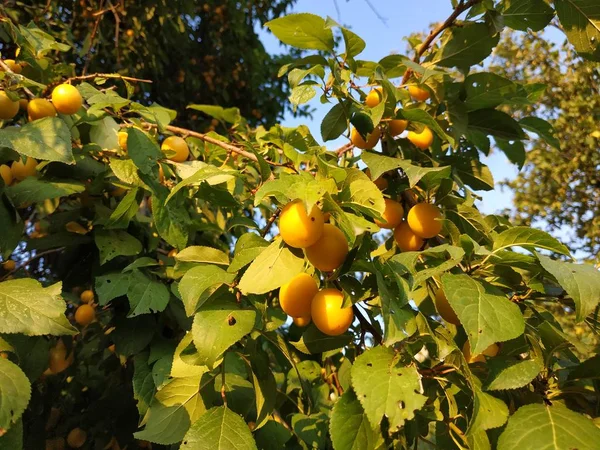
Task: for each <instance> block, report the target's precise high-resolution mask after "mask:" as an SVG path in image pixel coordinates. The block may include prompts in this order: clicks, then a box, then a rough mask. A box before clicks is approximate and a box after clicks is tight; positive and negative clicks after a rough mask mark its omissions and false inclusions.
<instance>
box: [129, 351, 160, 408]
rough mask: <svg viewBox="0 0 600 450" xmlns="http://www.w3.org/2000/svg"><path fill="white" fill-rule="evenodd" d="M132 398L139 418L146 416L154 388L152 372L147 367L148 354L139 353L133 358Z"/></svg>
mask: <svg viewBox="0 0 600 450" xmlns="http://www.w3.org/2000/svg"><path fill="white" fill-rule="evenodd" d="M132 385H133V398H134V399H135V400H136V406H137V409H138V411H139V413H140V416H142V417H143V416H144V415H146V411H148V408H149V406H150V403H151V402H152V399H153V398H154V393H155V392H156V387H155V385H154V380H153V379H152V371H151V370H150V366H149V365H148V353H140V354H138V355H135V356H134V357H133V379H132Z"/></svg>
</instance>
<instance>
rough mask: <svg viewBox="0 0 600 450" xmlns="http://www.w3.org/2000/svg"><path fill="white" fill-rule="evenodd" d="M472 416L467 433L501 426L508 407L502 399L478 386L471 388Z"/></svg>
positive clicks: (504, 421)
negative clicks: (472, 395) (472, 396)
mask: <svg viewBox="0 0 600 450" xmlns="http://www.w3.org/2000/svg"><path fill="white" fill-rule="evenodd" d="M473 394H474V399H473V416H472V417H471V421H470V422H469V429H468V431H467V434H473V433H477V432H479V431H483V430H490V429H492V428H498V427H501V426H502V425H504V424H505V423H506V419H508V407H507V406H506V403H504V402H503V401H502V400H500V399H498V398H496V397H494V396H493V395H490V394H487V393H485V392H483V391H482V390H481V389H480V388H479V387H478V386H476V387H475V389H474V390H473Z"/></svg>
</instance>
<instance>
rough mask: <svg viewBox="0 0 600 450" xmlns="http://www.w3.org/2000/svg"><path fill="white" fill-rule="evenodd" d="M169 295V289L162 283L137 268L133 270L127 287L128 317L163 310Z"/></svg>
mask: <svg viewBox="0 0 600 450" xmlns="http://www.w3.org/2000/svg"><path fill="white" fill-rule="evenodd" d="M169 297H170V294H169V289H167V287H166V286H165V285H164V284H163V283H159V282H158V281H154V280H151V279H150V278H148V277H147V276H146V275H144V274H143V273H142V272H140V271H139V270H134V271H133V272H132V273H131V276H130V278H129V286H128V288H127V298H128V299H129V306H130V307H131V309H130V311H129V314H128V317H135V316H138V315H140V314H152V313H156V312H161V311H164V310H165V308H166V307H167V304H168V303H169Z"/></svg>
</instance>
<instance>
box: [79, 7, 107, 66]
mask: <svg viewBox="0 0 600 450" xmlns="http://www.w3.org/2000/svg"><path fill="white" fill-rule="evenodd" d="M103 6H104V0H100V9H101V10H102V7H103ZM107 11H109V10H108V9H107V10H103V11H100V12H101V13H100V14H98V17H96V21H95V22H94V28H92V34H91V37H90V47H89V48H88V50H87V52H86V53H85V56H84V59H85V64H84V65H83V70H82V72H81V73H82V74H83V75H85V73H86V72H87V70H88V67H89V65H90V61H91V59H92V58H90V54H91V52H92V50H93V49H94V40H95V39H96V34H97V33H98V25H100V21H101V20H102V18H103V17H104V14H105V13H106V12H107Z"/></svg>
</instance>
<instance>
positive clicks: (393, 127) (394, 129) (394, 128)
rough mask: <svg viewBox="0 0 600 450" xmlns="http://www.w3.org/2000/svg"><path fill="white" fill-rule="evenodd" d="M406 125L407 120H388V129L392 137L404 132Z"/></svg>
mask: <svg viewBox="0 0 600 450" xmlns="http://www.w3.org/2000/svg"><path fill="white" fill-rule="evenodd" d="M407 126H408V120H401V119H395V120H390V122H389V124H388V131H389V132H390V134H391V135H392V136H394V137H396V136H398V135H400V134H402V133H404V130H406V127H407Z"/></svg>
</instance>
